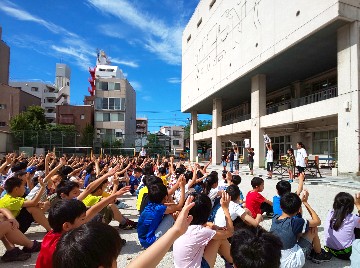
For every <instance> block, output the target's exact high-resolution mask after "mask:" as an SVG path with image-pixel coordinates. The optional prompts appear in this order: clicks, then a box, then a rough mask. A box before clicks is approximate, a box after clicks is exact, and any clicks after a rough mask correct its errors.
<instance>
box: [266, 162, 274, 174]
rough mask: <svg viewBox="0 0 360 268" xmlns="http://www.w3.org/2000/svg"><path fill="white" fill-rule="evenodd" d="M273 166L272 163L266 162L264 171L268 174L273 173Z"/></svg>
mask: <svg viewBox="0 0 360 268" xmlns="http://www.w3.org/2000/svg"><path fill="white" fill-rule="evenodd" d="M273 165H274V163H273V162H267V163H266V170H267V171H268V172H272V171H273Z"/></svg>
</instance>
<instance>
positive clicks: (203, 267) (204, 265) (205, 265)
mask: <svg viewBox="0 0 360 268" xmlns="http://www.w3.org/2000/svg"><path fill="white" fill-rule="evenodd" d="M200 267H201V268H210V265H209V264H208V262H207V261H206V260H205V258H204V257H202V259H201V266H200Z"/></svg>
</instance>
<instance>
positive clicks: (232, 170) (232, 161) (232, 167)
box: [229, 148, 235, 173]
mask: <svg viewBox="0 0 360 268" xmlns="http://www.w3.org/2000/svg"><path fill="white" fill-rule="evenodd" d="M234 155H235V152H234V149H233V148H231V149H230V152H229V163H230V172H231V173H233V172H234Z"/></svg>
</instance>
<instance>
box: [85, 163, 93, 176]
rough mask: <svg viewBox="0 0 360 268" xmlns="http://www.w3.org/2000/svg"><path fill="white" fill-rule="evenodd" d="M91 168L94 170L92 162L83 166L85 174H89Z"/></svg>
mask: <svg viewBox="0 0 360 268" xmlns="http://www.w3.org/2000/svg"><path fill="white" fill-rule="evenodd" d="M93 170H94V166H93V164H90V165H88V166H87V167H86V168H85V171H86V174H90V173H91V172H92V171H93Z"/></svg>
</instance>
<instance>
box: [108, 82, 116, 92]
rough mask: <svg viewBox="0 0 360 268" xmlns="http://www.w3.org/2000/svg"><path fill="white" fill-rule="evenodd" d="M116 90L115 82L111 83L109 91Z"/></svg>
mask: <svg viewBox="0 0 360 268" xmlns="http://www.w3.org/2000/svg"><path fill="white" fill-rule="evenodd" d="M114 89H115V83H114V82H109V91H110V90H114Z"/></svg>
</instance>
